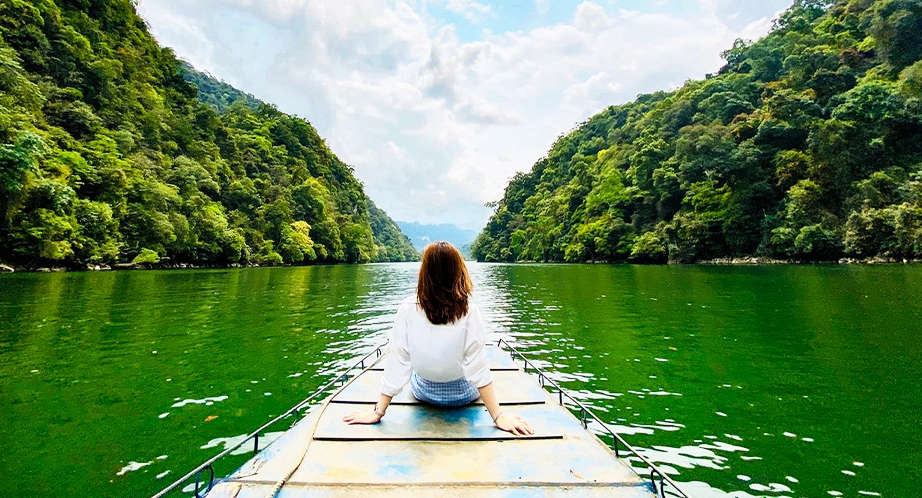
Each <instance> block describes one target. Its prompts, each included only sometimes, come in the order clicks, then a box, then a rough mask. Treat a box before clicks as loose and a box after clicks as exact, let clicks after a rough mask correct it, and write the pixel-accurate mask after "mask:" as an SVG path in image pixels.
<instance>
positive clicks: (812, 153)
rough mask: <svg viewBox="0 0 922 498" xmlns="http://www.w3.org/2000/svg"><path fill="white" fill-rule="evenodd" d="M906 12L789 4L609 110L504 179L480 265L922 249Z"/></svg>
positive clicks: (919, 70)
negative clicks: (720, 63)
mask: <svg viewBox="0 0 922 498" xmlns="http://www.w3.org/2000/svg"><path fill="white" fill-rule="evenodd" d="M920 33H922V3H920V2H919V1H918V0H838V1H835V2H831V1H822V0H798V1H796V2H795V3H794V4H793V6H792V7H791V8H790V9H788V10H787V11H786V12H785V13H783V14H782V15H781V16H780V17H779V18H778V19H777V20H776V21H775V24H774V27H773V29H772V31H771V33H770V34H768V35H767V36H766V37H764V38H763V39H761V40H759V41H757V42H754V43H753V42H749V41H745V40H737V41H736V43H734V45H733V47H732V48H730V49H729V50H727V51H725V52H724V53H723V54H722V55H723V57H724V59H725V60H726V65H725V66H724V67H723V68H721V69H720V71H719V72H718V74H716V75H709V76H708V77H707V78H706V79H705V80H703V81H688V82H686V84H685V85H684V86H682V88H680V89H678V90H676V91H674V92H656V93H652V94H648V95H640V96H638V97H637V99H636V100H635V101H633V102H630V103H627V104H624V105H618V106H611V107H609V108H607V109H605V110H604V111H602V112H601V113H599V114H597V115H595V116H593V117H591V118H590V119H589V120H587V121H585V122H584V123H581V124H580V125H579V126H578V127H577V128H576V129H574V130H573V131H571V132H570V133H567V134H565V135H561V136H560V137H559V139H558V140H557V142H556V143H554V145H553V146H552V147H551V149H550V151H549V152H548V154H547V156H546V157H544V158H542V159H540V160H539V161H538V162H537V163H535V165H534V166H533V167H532V169H531V171H530V172H529V173H519V174H517V175H516V176H515V177H513V178H512V179H511V180H510V182H509V185H508V186H507V187H506V191H505V194H504V196H503V199H502V200H500V201H498V202H497V203H495V208H496V211H495V213H494V214H493V216H492V217H491V219H490V221H489V223H488V225H487V226H486V228H485V229H484V231H483V232H482V233H481V234H480V235H479V236H478V238H477V240H476V241H475V243H474V246H473V254H474V256H475V257H476V258H478V259H479V260H486V261H522V260H531V261H571V262H578V261H633V262H666V261H675V262H695V261H701V260H708V259H714V258H723V257H735V256H752V255H758V256H767V257H775V258H783V259H789V260H797V261H825V260H835V259H838V258H841V257H843V256H847V257H856V258H870V257H886V258H893V259H918V258H920V257H922V60H920V59H922V35H920Z"/></svg>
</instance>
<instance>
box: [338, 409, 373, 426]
mask: <svg viewBox="0 0 922 498" xmlns="http://www.w3.org/2000/svg"><path fill="white" fill-rule="evenodd" d="M380 421H381V415H378V414H377V413H375V411H374V410H362V411H359V412H352V413H350V414H349V415H346V416H345V417H343V422H345V423H347V424H349V425H353V424H377V423H378V422H380Z"/></svg>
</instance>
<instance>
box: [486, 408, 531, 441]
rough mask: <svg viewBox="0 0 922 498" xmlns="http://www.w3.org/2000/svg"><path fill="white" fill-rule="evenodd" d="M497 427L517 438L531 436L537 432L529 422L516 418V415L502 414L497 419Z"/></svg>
mask: <svg viewBox="0 0 922 498" xmlns="http://www.w3.org/2000/svg"><path fill="white" fill-rule="evenodd" d="M494 423H495V424H496V427H497V428H498V429H501V430H504V431H506V432H511V433H512V434H515V435H516V436H531V435H532V434H534V433H535V430H534V429H532V428H531V426H530V425H528V422H526V421H524V420H522V419H520V418H519V417H516V416H515V415H506V414H505V413H501V414H500V415H499V417H496V422H494Z"/></svg>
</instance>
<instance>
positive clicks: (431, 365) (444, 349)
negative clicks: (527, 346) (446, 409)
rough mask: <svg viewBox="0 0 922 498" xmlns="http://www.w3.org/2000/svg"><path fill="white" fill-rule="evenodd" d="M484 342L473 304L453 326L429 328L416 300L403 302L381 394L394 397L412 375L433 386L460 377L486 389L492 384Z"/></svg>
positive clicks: (427, 320) (485, 335)
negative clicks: (431, 382) (431, 383)
mask: <svg viewBox="0 0 922 498" xmlns="http://www.w3.org/2000/svg"><path fill="white" fill-rule="evenodd" d="M486 342H487V334H486V330H484V326H483V319H482V318H481V317H480V310H479V309H477V306H475V305H474V303H470V302H469V303H468V309H467V314H466V315H464V316H462V317H461V318H459V319H458V320H456V321H455V322H454V323H448V324H445V325H433V324H432V322H430V321H429V319H428V318H426V312H425V311H423V309H422V308H421V307H420V306H419V305H418V304H417V302H416V296H413V297H410V298H407V299H405V300H403V302H401V303H400V307H399V308H398V309H397V317H396V318H395V319H394V328H393V329H392V330H391V338H390V355H388V359H387V365H386V366H385V367H384V378H383V380H382V382H381V393H382V394H386V395H388V396H396V395H397V394H399V393H400V391H402V390H403V388H404V386H406V385H407V382H409V381H410V375H411V374H412V373H413V372H414V371H415V372H416V374H417V375H419V376H420V377H422V378H423V379H426V380H430V381H433V382H449V381H452V380H457V379H460V378H462V377H463V378H465V379H467V380H468V381H469V382H470V383H471V384H473V385H474V386H475V387H477V388H481V387H483V386H486V385H487V384H489V383H490V382H493V378H492V377H491V376H490V366H489V364H488V363H487V357H486V352H485V351H484V346H485V345H486Z"/></svg>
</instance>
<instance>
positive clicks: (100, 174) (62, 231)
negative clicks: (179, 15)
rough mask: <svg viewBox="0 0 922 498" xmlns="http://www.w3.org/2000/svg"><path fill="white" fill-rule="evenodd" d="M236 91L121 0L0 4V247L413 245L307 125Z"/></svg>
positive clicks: (62, 252)
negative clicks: (153, 32)
mask: <svg viewBox="0 0 922 498" xmlns="http://www.w3.org/2000/svg"><path fill="white" fill-rule="evenodd" d="M184 74H185V75H186V76H187V77H189V78H190V79H191V80H192V81H195V82H196V83H198V84H200V85H203V86H205V85H204V84H206V83H207V85H208V87H207V88H203V90H204V92H203V93H202V96H203V100H204V101H205V102H208V103H209V104H205V103H202V102H200V101H199V100H198V97H199V95H200V94H199V90H198V88H197V86H196V84H194V83H190V82H189V81H187V80H186V79H184ZM242 95H245V94H242ZM250 97H251V96H250ZM233 100H240V98H239V96H234V95H230V93H229V91H228V90H227V87H226V86H222V84H221V83H220V82H216V81H214V80H213V79H211V78H208V77H205V76H204V75H199V74H191V75H190V73H189V70H186V71H185V72H184V71H183V69H182V67H181V63H180V62H179V61H177V59H176V57H175V56H174V54H173V53H172V52H171V51H170V50H169V49H163V48H161V47H159V46H158V45H157V43H156V41H155V40H154V39H153V38H152V37H151V36H150V34H149V33H148V31H147V28H146V26H145V24H144V22H143V21H142V20H141V19H140V18H139V17H138V15H137V14H136V13H135V10H134V6H133V2H131V1H130V0H112V1H106V2H99V1H83V0H35V1H23V0H4V1H2V2H0V260H5V261H7V262H13V263H16V264H20V265H26V266H38V265H59V266H69V267H75V268H79V267H84V266H85V265H87V264H104V263H114V262H131V261H136V262H157V261H162V260H164V259H165V258H169V260H170V261H172V262H174V263H180V262H188V263H197V264H220V265H225V264H246V263H260V264H278V263H283V262H285V263H309V262H366V261H376V260H381V259H388V260H404V259H412V258H415V257H416V255H415V251H413V249H412V246H411V245H410V243H409V240H407V239H406V237H405V236H402V235H401V234H400V232H399V230H397V229H396V225H394V223H393V221H391V220H390V218H388V217H387V215H385V214H384V213H383V212H381V211H379V210H377V209H372V210H373V212H374V214H373V215H370V212H369V206H373V204H372V203H371V202H370V201H369V200H368V198H367V197H366V195H365V193H364V191H363V188H362V185H361V184H360V183H359V182H358V181H357V180H356V178H355V177H354V176H353V174H352V169H351V168H350V167H349V166H348V165H346V164H344V163H343V162H341V161H340V160H339V159H338V158H337V157H336V156H335V155H334V154H333V153H332V152H331V151H330V149H329V148H328V147H327V146H326V144H325V143H324V141H323V139H321V138H320V136H319V135H318V134H317V131H316V130H315V129H314V128H313V127H312V126H311V125H310V123H308V122H307V121H305V120H303V119H300V118H297V117H293V116H289V115H286V114H284V113H282V112H280V111H278V110H277V109H276V108H274V107H273V106H270V105H266V104H264V103H262V102H258V101H255V99H252V98H248V99H246V101H244V102H237V103H234V102H233ZM373 226H375V227H377V228H379V229H381V230H383V231H382V232H380V233H376V232H374V231H373V228H372V227H373ZM395 230H396V232H395Z"/></svg>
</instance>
